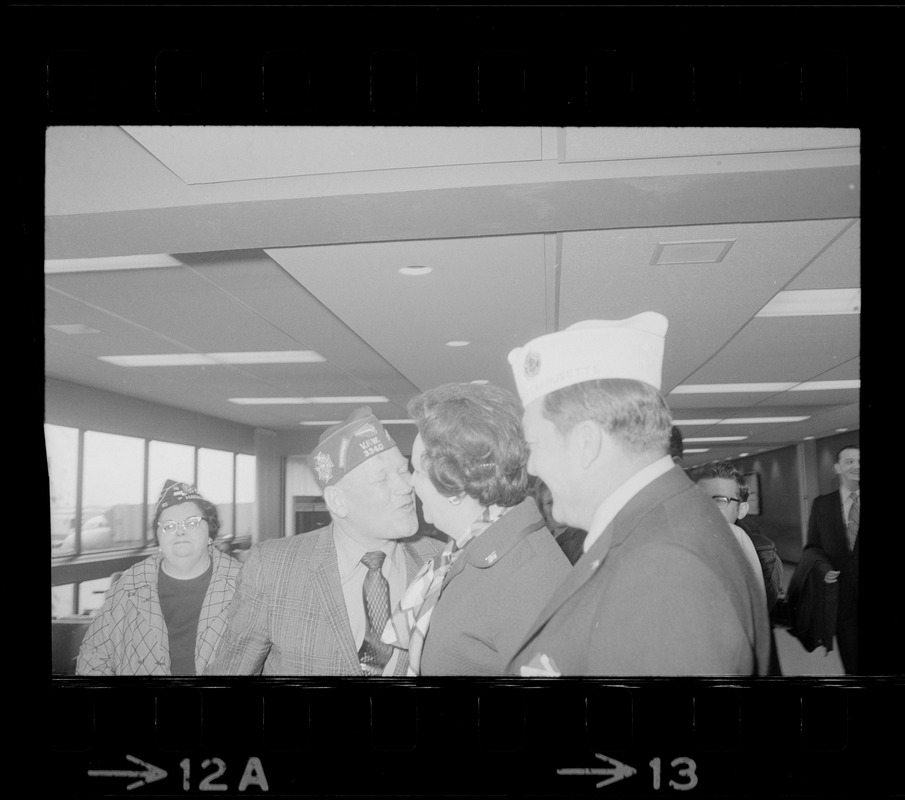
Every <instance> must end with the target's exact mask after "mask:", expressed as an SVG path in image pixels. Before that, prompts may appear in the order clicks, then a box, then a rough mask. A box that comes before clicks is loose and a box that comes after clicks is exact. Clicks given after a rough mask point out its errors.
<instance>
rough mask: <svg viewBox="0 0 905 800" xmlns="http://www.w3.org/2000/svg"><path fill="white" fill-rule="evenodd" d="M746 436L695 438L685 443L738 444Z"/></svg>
mask: <svg viewBox="0 0 905 800" xmlns="http://www.w3.org/2000/svg"><path fill="white" fill-rule="evenodd" d="M747 438H748V437H747V436H697V437H694V436H693V437H691V438H688V439H685V441H686V442H740V441H742V440H743V439H747Z"/></svg>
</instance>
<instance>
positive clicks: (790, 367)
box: [684, 314, 861, 384]
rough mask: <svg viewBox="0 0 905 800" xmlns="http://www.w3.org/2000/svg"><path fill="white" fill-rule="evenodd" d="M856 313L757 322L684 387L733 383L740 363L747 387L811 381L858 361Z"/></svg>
mask: <svg viewBox="0 0 905 800" xmlns="http://www.w3.org/2000/svg"><path fill="white" fill-rule="evenodd" d="M860 323H861V316H860V314H840V315H833V316H816V317H757V318H755V319H753V320H751V322H749V323H748V324H747V325H745V327H744V328H742V329H741V330H740V331H739V332H738V333H737V334H736V335H735V336H734V337H733V338H731V339H730V340H728V341H727V342H726V343H725V345H724V346H723V347H722V349H721V350H720V351H719V353H717V354H716V355H714V356H713V357H712V358H711V359H710V360H708V361H707V363H706V364H704V365H703V366H702V367H701V368H700V369H699V370H697V371H695V372H694V373H692V374H691V375H690V376H689V377H688V378H687V379H686V380H685V381H684V382H685V383H689V384H695V383H705V384H706V383H732V382H734V381H735V379H736V377H737V376H738V374H739V365H740V364H744V365H745V367H744V372H745V382H746V383H760V382H768V383H770V382H775V381H782V382H786V381H795V382H796V383H799V382H802V381H809V380H813V379H815V378H817V377H818V376H819V377H820V379H821V380H823V379H824V378H823V373H825V372H826V371H827V370H831V369H834V368H835V367H837V366H839V365H840V364H843V363H845V362H847V361H849V360H851V359H853V358H857V356H858V353H859V349H860Z"/></svg>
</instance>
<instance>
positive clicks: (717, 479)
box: [694, 462, 782, 601]
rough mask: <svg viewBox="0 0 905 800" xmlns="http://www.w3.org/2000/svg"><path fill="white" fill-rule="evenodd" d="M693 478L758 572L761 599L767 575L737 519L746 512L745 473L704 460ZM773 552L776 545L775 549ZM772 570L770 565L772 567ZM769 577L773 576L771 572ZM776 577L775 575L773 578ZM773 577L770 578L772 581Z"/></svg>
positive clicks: (756, 572)
mask: <svg viewBox="0 0 905 800" xmlns="http://www.w3.org/2000/svg"><path fill="white" fill-rule="evenodd" d="M694 481H695V483H697V485H698V487H699V488H700V489H701V490H703V492H704V494H706V495H707V496H708V497H709V498H710V499H711V500H712V501H713V503H714V504H715V505H716V507H717V508H718V509H719V510H720V513H721V514H722V515H723V516H724V517H725V519H726V522H728V523H729V529H730V530H731V531H732V533H733V535H734V536H735V540H736V541H737V542H738V544H739V547H741V548H742V552H744V554H745V558H747V559H748V563H749V564H750V565H751V568H752V569H753V570H754V574H755V575H757V577H758V580H759V582H760V586H761V588H763V590H764V600H765V601H766V600H767V594H768V592H767V576H766V575H765V574H764V570H763V569H762V565H761V560H760V558H758V555H757V548H756V547H755V546H754V542H753V541H752V540H751V538H750V537H749V536H748V534H747V532H746V531H745V530H744V529H743V528H741V527H740V526H738V525H737V524H736V523H737V522H738V521H739V520H740V519H742V518H743V517H744V516H745V515H746V514H747V513H748V485H747V483H746V482H745V478H744V476H743V475H742V474H741V472H739V471H738V469H736V467H735V466H733V465H732V464H729V463H727V462H722V463H718V464H707V465H706V466H704V467H701V468H700V469H698V470H696V471H695V473H694ZM774 554H775V549H774ZM779 569H780V572H779V584H780V586H781V585H782V571H781V570H782V566H781V565H780V568H779ZM771 573H772V569H771ZM771 577H772V576H771ZM774 580H775V579H774ZM772 582H773V581H771V583H772Z"/></svg>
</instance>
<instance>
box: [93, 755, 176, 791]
mask: <svg viewBox="0 0 905 800" xmlns="http://www.w3.org/2000/svg"><path fill="white" fill-rule="evenodd" d="M126 758H128V759H129V761H131V762H132V763H133V764H138V765H139V766H141V767H144V769H143V770H135V769H89V770H88V774H89V775H91V776H92V777H101V778H141V779H142V780H140V781H135V782H134V783H130V784H129V785H128V786H127V787H126V790H127V791H128V790H129V789H135V788H137V787H138V786H144V785H145V784H146V783H154V781H159V780H162V779H163V778H165V777H166V776H167V771H166V770H165V769H161V768H160V767H155V766H154V765H153V764H148V763H147V762H145V761H142V760H141V759H140V758H135V757H134V756H130V755H126Z"/></svg>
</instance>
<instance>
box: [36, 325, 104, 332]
mask: <svg viewBox="0 0 905 800" xmlns="http://www.w3.org/2000/svg"><path fill="white" fill-rule="evenodd" d="M47 327H48V328H53V329H54V330H55V331H59V332H60V333H66V334H70V335H73V334H79V333H100V331H99V330H98V329H97V328H89V327H88V326H87V325H82V324H80V323H74V324H72V325H48V326H47Z"/></svg>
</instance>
